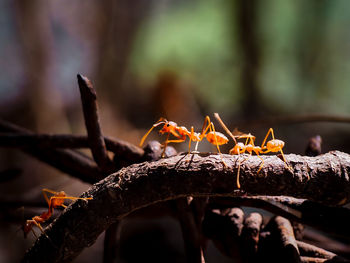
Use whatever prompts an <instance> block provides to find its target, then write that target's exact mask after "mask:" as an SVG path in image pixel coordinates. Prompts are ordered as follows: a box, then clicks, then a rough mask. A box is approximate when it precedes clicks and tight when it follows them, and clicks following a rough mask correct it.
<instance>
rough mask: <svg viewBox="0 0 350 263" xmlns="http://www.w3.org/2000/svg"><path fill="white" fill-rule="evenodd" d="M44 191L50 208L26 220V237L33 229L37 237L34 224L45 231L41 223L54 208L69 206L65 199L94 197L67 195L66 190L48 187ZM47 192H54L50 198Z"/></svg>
mask: <svg viewBox="0 0 350 263" xmlns="http://www.w3.org/2000/svg"><path fill="white" fill-rule="evenodd" d="M42 193H43V195H44V198H45V200H46V202H47V204H48V205H49V209H48V211H47V212H43V213H42V214H41V215H40V216H34V217H33V218H32V219H29V220H27V221H26V222H25V224H24V225H23V227H22V228H23V233H24V237H25V238H26V237H27V235H28V233H29V232H30V231H32V232H33V234H34V236H35V237H36V238H37V236H36V234H35V232H34V230H33V226H37V227H38V228H40V230H41V232H42V233H44V229H43V228H42V226H41V223H44V222H45V221H47V220H48V219H49V218H50V217H51V216H52V213H53V211H54V208H57V207H59V206H62V207H64V208H66V207H67V206H66V205H65V204H64V200H65V199H70V200H78V199H81V200H91V199H92V197H86V198H81V197H73V196H67V195H66V193H65V192H64V191H60V192H55V191H52V190H49V189H46V188H44V189H43V190H42ZM47 193H50V194H53V196H51V197H50V199H49V198H48V196H47Z"/></svg>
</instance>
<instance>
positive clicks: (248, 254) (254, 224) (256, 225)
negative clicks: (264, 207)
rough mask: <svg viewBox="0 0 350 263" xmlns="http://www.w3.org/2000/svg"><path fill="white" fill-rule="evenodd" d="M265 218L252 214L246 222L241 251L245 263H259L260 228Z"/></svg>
mask: <svg viewBox="0 0 350 263" xmlns="http://www.w3.org/2000/svg"><path fill="white" fill-rule="evenodd" d="M262 223H263V218H262V216H261V215H260V214H259V213H251V214H249V215H248V217H247V218H246V219H245V220H244V226H243V229H242V234H241V240H242V242H241V250H242V256H243V259H244V262H257V261H258V258H257V254H256V253H257V251H258V243H259V235H260V228H261V225H262Z"/></svg>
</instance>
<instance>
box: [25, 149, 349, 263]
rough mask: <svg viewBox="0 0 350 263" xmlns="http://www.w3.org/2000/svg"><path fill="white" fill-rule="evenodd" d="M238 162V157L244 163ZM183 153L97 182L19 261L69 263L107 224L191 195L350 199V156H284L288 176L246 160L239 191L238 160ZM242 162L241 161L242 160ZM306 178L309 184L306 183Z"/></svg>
mask: <svg viewBox="0 0 350 263" xmlns="http://www.w3.org/2000/svg"><path fill="white" fill-rule="evenodd" d="M245 157H246V156H244V157H242V156H241V157H240V158H245ZM222 158H223V159H224V161H225V163H226V164H227V166H224V165H223V162H222V159H221V158H220V155H216V154H211V155H209V154H199V155H198V154H186V155H177V156H174V157H171V158H168V159H161V160H159V161H155V162H144V163H141V164H135V165H131V166H129V167H126V168H123V169H121V170H120V171H118V172H117V173H115V174H112V175H110V176H108V177H107V178H105V179H103V180H102V181H100V182H98V183H97V184H95V185H94V186H92V188H90V190H88V191H87V192H86V193H85V194H83V197H87V196H91V197H93V199H92V200H88V201H84V200H78V201H77V202H75V203H73V204H72V205H71V206H69V207H68V208H67V209H66V210H65V211H64V212H63V213H62V215H61V216H60V217H59V218H57V220H55V221H54V222H53V223H52V224H51V225H50V226H49V227H48V228H47V230H46V231H45V232H46V234H47V236H48V237H49V238H50V239H48V238H47V237H46V236H45V235H41V236H40V237H39V238H38V240H37V241H36V243H35V244H34V246H33V247H32V248H31V249H30V250H29V251H28V252H27V253H26V255H25V258H24V260H23V262H69V261H71V260H72V259H74V258H75V257H76V256H77V255H78V254H79V253H80V252H81V251H82V250H83V249H84V248H85V247H88V246H90V245H92V244H93V243H94V242H95V240H96V238H97V237H98V236H99V234H100V233H102V231H104V230H105V229H106V228H107V227H108V226H109V225H110V224H112V223H113V222H115V221H116V220H119V219H121V218H123V217H125V216H126V215H128V214H129V213H131V212H133V211H135V210H137V209H140V208H142V207H146V206H148V205H151V204H155V203H157V202H161V201H166V200H171V199H176V198H180V197H185V196H188V195H192V196H194V197H199V196H242V195H289V196H294V197H298V198H306V199H310V200H313V201H318V202H322V203H326V204H339V203H342V204H344V203H347V202H349V199H350V182H349V170H350V155H348V154H346V153H342V152H338V151H334V152H330V153H327V154H324V155H320V156H317V157H303V156H298V155H294V154H290V155H286V158H287V160H288V161H289V163H290V165H291V166H292V167H293V170H294V173H292V172H290V171H289V170H288V169H287V168H286V166H285V164H284V162H282V161H281V160H280V159H279V158H278V157H277V156H263V158H264V162H265V163H264V167H263V169H262V170H261V172H260V173H259V175H258V174H257V171H258V169H259V166H260V159H259V158H258V157H256V156H252V157H249V159H248V160H247V161H245V162H244V163H243V164H242V165H241V186H242V190H244V192H243V191H242V190H238V189H237V186H236V180H235V176H236V172H237V169H238V163H239V159H240V158H239V157H238V156H230V155H222ZM240 160H241V159H240ZM308 178H309V179H308Z"/></svg>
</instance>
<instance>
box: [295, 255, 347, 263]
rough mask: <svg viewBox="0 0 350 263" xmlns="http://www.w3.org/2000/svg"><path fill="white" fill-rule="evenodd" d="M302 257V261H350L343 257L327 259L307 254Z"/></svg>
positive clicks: (307, 262)
mask: <svg viewBox="0 0 350 263" xmlns="http://www.w3.org/2000/svg"><path fill="white" fill-rule="evenodd" d="M300 258H301V262H302V263H323V262H325V263H344V262H347V263H349V262H350V261H349V260H347V259H342V258H338V257H335V258H332V259H325V258H317V257H306V256H302V257H300Z"/></svg>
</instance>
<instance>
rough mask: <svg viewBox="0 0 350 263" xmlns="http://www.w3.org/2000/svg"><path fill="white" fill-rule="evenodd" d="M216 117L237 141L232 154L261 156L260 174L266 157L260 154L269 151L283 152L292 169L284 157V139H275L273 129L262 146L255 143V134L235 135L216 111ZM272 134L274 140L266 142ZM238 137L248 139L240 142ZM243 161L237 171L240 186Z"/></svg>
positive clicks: (288, 167) (238, 185) (231, 151)
mask: <svg viewBox="0 0 350 263" xmlns="http://www.w3.org/2000/svg"><path fill="white" fill-rule="evenodd" d="M214 116H215V118H216V119H217V120H218V121H219V123H220V124H221V126H222V127H223V128H224V129H225V131H226V132H227V133H228V134H229V135H230V136H231V137H232V139H233V140H234V141H235V146H234V147H233V148H232V149H231V150H230V152H229V153H230V154H232V155H240V154H243V153H245V152H246V151H247V152H248V153H249V156H251V155H252V154H253V152H254V153H255V154H256V155H257V156H258V157H259V159H260V160H261V164H260V167H259V170H258V172H257V173H258V174H259V172H260V171H261V169H262V168H263V166H264V159H262V158H261V157H260V155H259V154H265V153H269V152H281V154H282V157H283V161H284V163H285V165H286V167H287V169H289V170H291V167H290V166H288V165H287V161H286V159H285V157H284V154H283V151H282V148H283V146H284V141H282V140H278V139H275V136H274V133H273V129H272V128H270V129H269V131H268V132H267V134H266V136H265V139H264V141H263V143H262V145H261V146H256V145H255V144H254V142H255V136H254V135H252V134H251V133H248V134H244V133H240V132H238V131H236V133H239V134H240V135H237V136H234V135H233V134H232V133H231V131H230V130H229V129H228V128H227V127H226V125H225V124H224V122H223V121H222V120H221V118H220V116H219V114H217V113H214ZM270 134H271V136H272V140H269V141H267V142H266V140H267V138H268V136H269V135H270ZM236 138H237V139H246V142H245V144H243V143H242V142H238V143H237V141H236ZM265 143H266V145H265ZM249 156H248V157H247V158H246V159H244V160H243V162H245V161H246V160H247V159H248V158H249ZM243 162H239V164H238V171H237V187H238V188H240V187H241V186H240V183H239V173H240V168H241V164H242V163H243Z"/></svg>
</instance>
